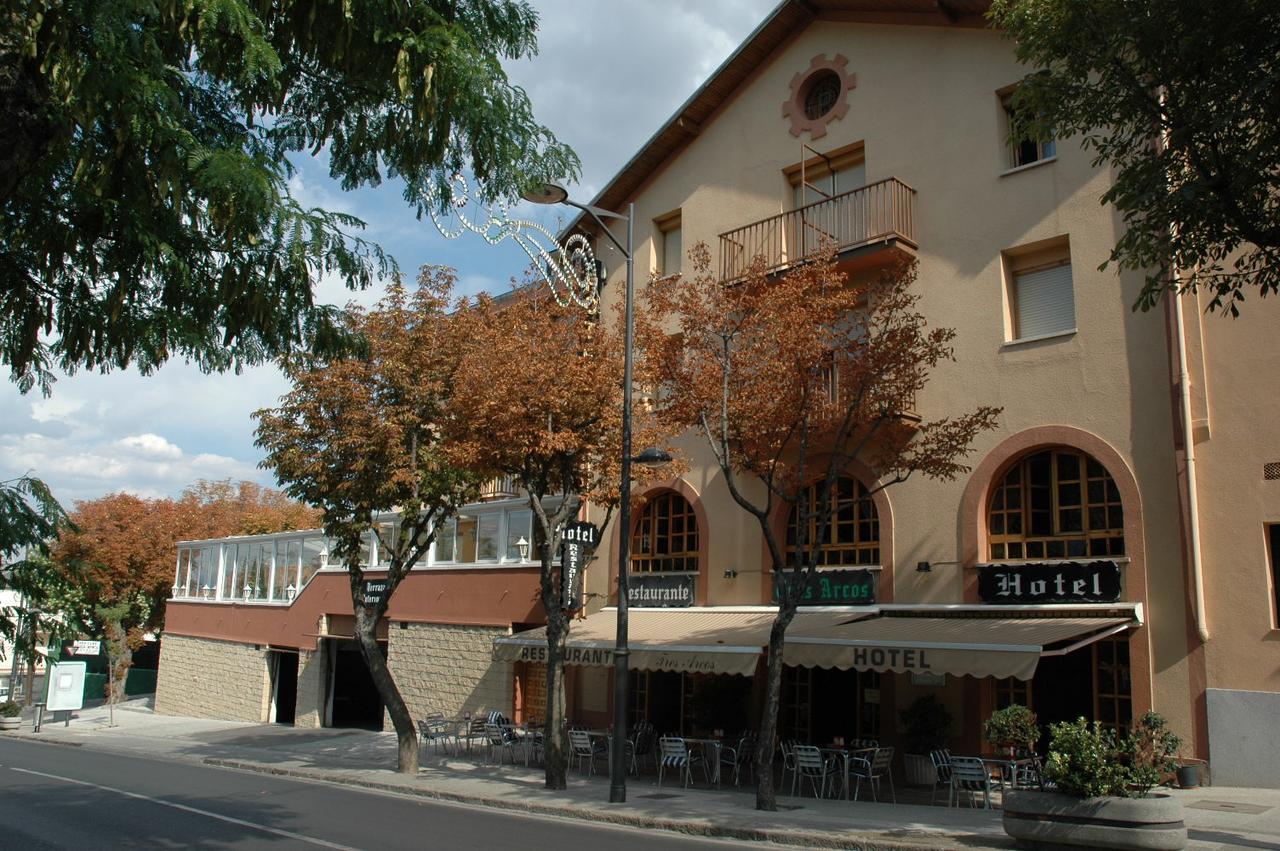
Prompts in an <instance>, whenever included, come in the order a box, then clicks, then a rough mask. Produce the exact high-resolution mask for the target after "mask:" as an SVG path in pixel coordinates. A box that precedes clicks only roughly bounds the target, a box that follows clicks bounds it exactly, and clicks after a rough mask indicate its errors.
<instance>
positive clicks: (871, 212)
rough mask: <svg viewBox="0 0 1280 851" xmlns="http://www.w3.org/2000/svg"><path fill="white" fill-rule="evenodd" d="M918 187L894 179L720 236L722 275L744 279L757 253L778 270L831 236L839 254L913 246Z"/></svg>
mask: <svg viewBox="0 0 1280 851" xmlns="http://www.w3.org/2000/svg"><path fill="white" fill-rule="evenodd" d="M915 197H916V191H915V190H914V189H912V188H911V187H910V186H908V185H907V184H905V183H903V182H902V181H901V180H898V179H897V178H896V177H890V178H887V179H885V180H881V181H879V182H877V183H872V184H869V185H867V186H863V187H861V188H859V189H853V190H850V191H849V192H843V193H841V194H839V195H834V196H832V197H831V198H825V199H823V200H821V201H816V202H814V203H812V204H806V205H805V206H803V207H800V208H798V209H795V210H791V211H789V212H786V213H782V214H781V215H777V216H770V217H769V218H767V219H763V220H761V221H758V222H755V223H753V224H749V225H746V226H744V227H740V228H736V229H735V230H731V231H727V232H725V233H722V234H720V278H721V280H725V281H733V280H737V279H738V278H741V277H743V276H744V275H745V274H746V273H747V270H748V269H749V268H750V267H751V263H752V261H753V260H755V258H756V257H763V258H764V263H765V271H766V272H776V271H778V270H780V269H783V268H785V267H787V266H789V265H791V264H792V263H795V262H797V261H799V260H801V259H803V258H804V257H806V256H808V255H810V254H812V253H814V252H815V251H817V250H818V249H819V248H821V246H822V244H823V242H824V241H826V240H830V241H831V242H832V243H834V245H835V249H836V251H837V252H840V251H848V250H850V249H853V248H858V247H860V246H864V245H871V244H873V243H876V242H882V241H884V240H888V239H900V240H903V241H904V242H907V243H909V244H910V245H911V246H912V247H913V248H914V247H915V245H916V241H915Z"/></svg>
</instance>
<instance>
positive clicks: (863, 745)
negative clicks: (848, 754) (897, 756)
mask: <svg viewBox="0 0 1280 851" xmlns="http://www.w3.org/2000/svg"><path fill="white" fill-rule="evenodd" d="M846 747H848V748H849V750H851V751H864V750H870V749H871V748H878V747H880V740H879V739H850V740H849V742H848V744H847V745H846Z"/></svg>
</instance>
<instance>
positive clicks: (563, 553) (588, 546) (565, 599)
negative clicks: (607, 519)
mask: <svg viewBox="0 0 1280 851" xmlns="http://www.w3.org/2000/svg"><path fill="white" fill-rule="evenodd" d="M599 542H600V530H599V529H598V528H597V527H596V525H595V524H594V523H588V522H586V521H585V520H578V521H575V522H573V523H566V524H565V526H564V529H563V531H562V532H561V533H560V577H561V586H560V606H561V608H563V609H564V610H565V611H566V612H576V611H577V610H578V609H581V608H582V572H583V571H584V570H585V569H586V566H587V559H589V558H590V557H591V553H592V551H594V550H595V548H596V544H598V543H599Z"/></svg>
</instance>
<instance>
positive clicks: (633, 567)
mask: <svg viewBox="0 0 1280 851" xmlns="http://www.w3.org/2000/svg"><path fill="white" fill-rule="evenodd" d="M663 511H665V512H666V514H665V516H663V514H662V512H663ZM664 523H665V525H666V528H665V531H664V530H663V524H664ZM677 527H679V529H678V530H677ZM701 535H702V530H701V529H699V528H698V515H697V513H696V512H695V511H694V510H693V503H691V502H689V500H687V499H685V497H684V496H683V495H682V494H679V493H677V492H675V491H663V492H662V493H659V494H656V495H655V496H653V497H651V498H650V499H649V501H648V502H647V503H646V504H645V506H644V508H643V509H641V511H639V512H638V513H637V516H636V519H635V523H634V524H633V525H632V527H631V563H630V565H628V570H629V572H630V573H697V572H698V571H699V570H700V569H701V566H702V565H701V562H700V560H699V543H700V541H701V538H700V536H701Z"/></svg>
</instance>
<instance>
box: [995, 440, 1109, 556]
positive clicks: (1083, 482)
mask: <svg viewBox="0 0 1280 851" xmlns="http://www.w3.org/2000/svg"><path fill="white" fill-rule="evenodd" d="M987 533H988V539H989V542H990V549H991V556H990V557H991V558H993V559H1041V558H1085V557H1093V556H1099V557H1106V556H1121V555H1124V510H1123V508H1122V507H1121V505H1120V491H1119V489H1117V488H1116V483H1115V481H1114V480H1113V479H1112V478H1111V474H1110V473H1108V472H1107V471H1106V468H1104V467H1103V466H1102V465H1101V464H1099V463H1098V462H1097V461H1095V460H1094V459H1093V458H1092V457H1090V456H1089V455H1086V454H1085V453H1083V452H1080V451H1078V450H1075V449H1044V450H1041V451H1039V452H1035V453H1033V454H1031V455H1027V456H1025V457H1023V458H1022V459H1020V460H1019V461H1017V462H1015V463H1014V464H1013V466H1011V467H1010V468H1009V469H1008V470H1007V471H1006V472H1005V474H1004V477H1003V478H1002V479H1000V483H999V485H998V486H997V487H996V489H995V492H994V493H993V494H992V495H991V504H990V507H989V508H988V510H987Z"/></svg>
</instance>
